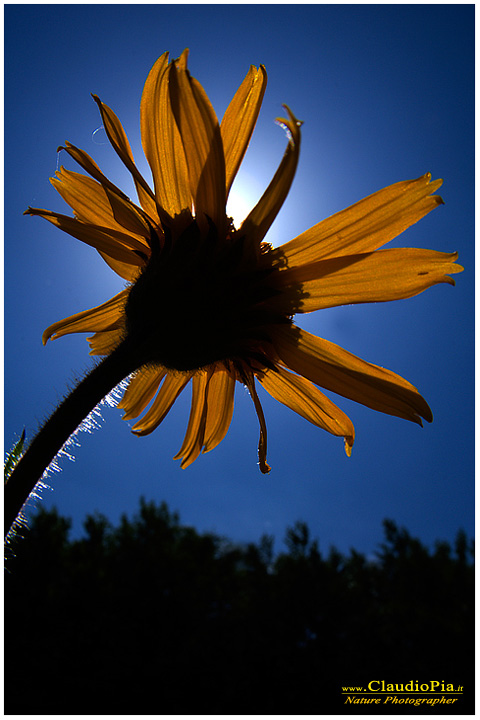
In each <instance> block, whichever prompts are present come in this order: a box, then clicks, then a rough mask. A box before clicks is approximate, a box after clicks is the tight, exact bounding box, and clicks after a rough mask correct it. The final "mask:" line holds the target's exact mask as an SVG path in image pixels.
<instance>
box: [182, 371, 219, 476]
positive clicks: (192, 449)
mask: <svg viewBox="0 0 480 720" xmlns="http://www.w3.org/2000/svg"><path fill="white" fill-rule="evenodd" d="M209 378H210V371H202V372H198V373H196V374H195V375H194V376H193V378H192V405H191V409H190V417H189V419H188V427H187V432H186V434H185V439H184V441H183V444H182V447H181V448H180V450H179V451H178V453H177V454H176V455H175V456H174V460H178V459H179V458H182V462H181V464H180V467H181V468H187V467H188V466H189V465H191V464H192V463H193V462H194V461H195V460H196V459H197V457H198V456H199V454H200V451H201V449H202V445H203V438H204V433H205V417H206V412H207V405H206V389H207V384H208V381H209Z"/></svg>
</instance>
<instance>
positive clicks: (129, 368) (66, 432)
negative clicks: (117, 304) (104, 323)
mask: <svg viewBox="0 0 480 720" xmlns="http://www.w3.org/2000/svg"><path fill="white" fill-rule="evenodd" d="M140 364H141V363H140V362H139V359H138V353H137V352H136V351H135V349H134V347H133V345H132V343H131V342H129V341H128V339H127V340H125V341H123V342H122V343H121V344H120V345H119V346H118V347H117V348H116V349H115V350H114V351H113V352H112V353H111V354H110V355H108V356H107V357H106V358H105V359H104V360H102V362H100V363H99V364H98V365H96V366H95V367H94V368H93V370H91V372H90V373H89V374H88V375H86V376H85V378H84V379H83V380H81V381H80V382H79V384H78V385H77V386H76V387H75V388H74V390H73V391H72V392H71V393H70V394H69V395H67V397H66V398H65V399H64V400H63V401H62V402H61V404H60V405H59V406H58V407H57V409H56V410H55V411H54V413H53V415H51V417H50V418H49V419H48V420H47V421H46V423H45V424H44V425H43V426H42V427H41V429H40V430H39V431H38V433H37V435H36V436H35V437H34V438H33V440H32V442H31V443H30V445H29V446H28V448H27V450H26V451H25V453H24V455H23V456H22V458H21V459H20V460H19V462H18V463H17V465H16V466H15V469H14V470H13V472H12V474H11V475H10V477H9V478H8V481H7V483H6V485H5V496H4V497H5V500H4V509H5V516H4V522H5V535H7V534H8V532H9V529H10V527H11V525H12V524H13V523H14V521H15V519H16V517H17V516H18V514H19V513H20V511H21V509H22V507H23V505H24V503H25V502H26V500H27V498H28V496H29V495H30V493H31V492H32V491H33V489H34V487H35V485H36V483H37V482H38V481H39V480H40V479H41V477H42V475H43V473H44V472H45V470H46V469H47V468H48V466H49V465H50V463H51V462H52V460H53V459H54V457H55V456H56V455H57V453H58V452H59V451H60V450H61V449H62V447H63V445H64V444H65V443H66V442H67V440H68V438H69V437H70V436H71V435H72V433H74V432H75V430H76V429H77V428H78V426H79V425H80V424H81V423H82V421H83V420H84V419H85V418H86V417H87V416H88V414H89V413H90V412H91V411H92V410H93V409H94V408H95V406H96V405H98V403H99V402H101V400H103V398H104V397H105V396H106V395H108V393H109V392H110V391H111V390H113V388H114V387H115V386H116V385H118V383H119V382H121V381H122V380H123V379H124V378H126V377H127V376H128V375H130V373H132V372H133V371H134V370H136V369H137V368H138V367H139V366H140Z"/></svg>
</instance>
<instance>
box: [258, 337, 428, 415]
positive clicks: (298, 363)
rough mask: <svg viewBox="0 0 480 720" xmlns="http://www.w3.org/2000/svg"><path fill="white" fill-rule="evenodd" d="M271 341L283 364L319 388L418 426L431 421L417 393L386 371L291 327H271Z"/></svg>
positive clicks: (410, 386)
mask: <svg viewBox="0 0 480 720" xmlns="http://www.w3.org/2000/svg"><path fill="white" fill-rule="evenodd" d="M272 341H273V344H274V347H275V350H276V351H277V353H278V355H279V357H280V359H281V361H282V362H283V363H285V365H288V367H289V368H291V369H292V370H293V371H294V372H296V373H299V374H300V375H303V376H304V377H306V378H308V380H311V381H312V382H314V383H315V384H316V385H320V387H323V388H325V389H327V390H331V391H332V392H335V393H338V394H339V395H342V396H343V397H346V398H349V399H350V400H354V401H355V402H358V403H361V404H362V405H365V406H366V407H369V408H372V409H373V410H377V411H378V412H383V413H386V414H388V415H395V416H396V417H401V418H404V419H406V420H411V421H412V422H415V423H417V424H418V425H422V421H421V418H422V417H423V418H424V419H425V420H427V421H428V422H431V421H432V419H433V417H432V411H431V410H430V408H429V406H428V404H427V403H426V401H425V400H424V399H423V397H422V396H421V395H420V393H419V392H418V390H417V389H416V388H415V387H414V386H413V385H412V384H411V383H409V382H408V381H407V380H404V379H403V378H402V377H400V376H399V375H396V374H395V373H393V372H391V371H390V370H385V368H382V367H378V366H377V365H372V364H371V363H368V362H366V361H365V360H362V359H361V358H359V357H357V356H356V355H353V354H352V353H350V352H348V351H347V350H344V349H343V348H341V347H339V346H338V345H335V344H334V343H332V342H329V341H328V340H324V339H323V338H319V337H316V336H315V335H311V334H310V333H308V332H306V331H305V330H302V329H300V328H297V327H294V326H291V327H289V328H284V327H277V328H275V331H274V333H272Z"/></svg>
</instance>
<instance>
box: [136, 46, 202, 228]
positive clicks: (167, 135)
mask: <svg viewBox="0 0 480 720" xmlns="http://www.w3.org/2000/svg"><path fill="white" fill-rule="evenodd" d="M169 77H170V72H169V70H168V53H164V55H162V56H161V57H160V58H159V59H158V60H157V62H156V63H155V65H154V66H153V68H152V69H151V71H150V73H149V75H148V77H147V80H146V82H145V86H144V88H143V94H142V101H141V104H140V127H141V134H142V145H143V150H144V152H145V156H146V158H147V160H148V163H149V165H150V168H151V170H152V175H153V180H154V183H155V195H156V197H157V199H158V202H159V204H160V205H161V207H163V209H164V210H165V211H166V212H167V213H168V214H169V215H170V216H171V217H172V218H173V217H175V216H176V215H180V214H181V213H182V212H183V211H185V210H188V214H190V210H191V207H192V194H191V192H190V186H189V181H188V168H187V163H186V160H185V153H184V150H183V144H182V139H181V137H180V133H179V131H178V128H177V124H176V122H175V117H174V115H173V112H172V107H171V102H170V93H169Z"/></svg>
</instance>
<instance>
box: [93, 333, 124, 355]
mask: <svg viewBox="0 0 480 720" xmlns="http://www.w3.org/2000/svg"><path fill="white" fill-rule="evenodd" d="M124 336H125V328H123V327H120V328H117V329H116V330H102V331H101V332H97V333H95V335H92V336H91V337H88V338H87V342H88V344H89V345H90V352H89V355H110V353H111V352H113V351H114V350H115V348H116V347H117V346H118V345H119V344H120V342H121V341H122V339H123V337H124Z"/></svg>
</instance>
